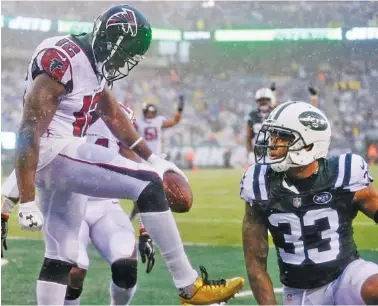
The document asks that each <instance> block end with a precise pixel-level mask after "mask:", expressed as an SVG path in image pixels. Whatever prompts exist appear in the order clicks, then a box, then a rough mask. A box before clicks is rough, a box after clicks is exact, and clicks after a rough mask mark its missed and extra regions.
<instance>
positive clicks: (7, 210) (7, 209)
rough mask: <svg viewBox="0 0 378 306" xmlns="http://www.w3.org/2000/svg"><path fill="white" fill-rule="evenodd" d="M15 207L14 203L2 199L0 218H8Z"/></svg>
mask: <svg viewBox="0 0 378 306" xmlns="http://www.w3.org/2000/svg"><path fill="white" fill-rule="evenodd" d="M15 206H16V204H15V203H13V202H12V201H11V200H9V199H8V198H6V197H4V200H3V205H2V206H1V217H3V218H6V216H8V218H9V216H10V215H11V213H12V211H13V209H14V207H15Z"/></svg>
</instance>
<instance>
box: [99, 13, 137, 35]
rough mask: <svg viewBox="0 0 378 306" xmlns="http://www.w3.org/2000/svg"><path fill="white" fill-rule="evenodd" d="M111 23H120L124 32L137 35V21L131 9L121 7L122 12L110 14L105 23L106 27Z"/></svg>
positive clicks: (111, 24)
mask: <svg viewBox="0 0 378 306" xmlns="http://www.w3.org/2000/svg"><path fill="white" fill-rule="evenodd" d="M113 25H121V26H122V30H123V31H124V33H125V34H130V35H131V36H132V37H135V36H136V35H137V32H138V28H137V21H136V17H135V14H134V12H133V11H132V10H129V9H126V8H122V12H118V13H115V14H114V15H112V16H110V17H109V19H108V21H107V23H106V28H108V27H110V26H113Z"/></svg>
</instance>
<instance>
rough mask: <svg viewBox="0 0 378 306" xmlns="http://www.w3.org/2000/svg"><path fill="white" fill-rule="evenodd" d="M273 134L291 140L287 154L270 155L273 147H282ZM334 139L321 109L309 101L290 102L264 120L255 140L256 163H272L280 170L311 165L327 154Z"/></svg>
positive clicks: (276, 169) (280, 106) (274, 168)
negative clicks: (281, 155)
mask: <svg viewBox="0 0 378 306" xmlns="http://www.w3.org/2000/svg"><path fill="white" fill-rule="evenodd" d="M272 134H275V135H278V137H281V136H282V137H286V138H287V139H290V140H289V142H288V144H287V145H284V146H283V147H287V153H286V155H285V156H283V157H281V158H278V159H273V158H270V148H272V147H279V146H277V145H275V144H274V143H272V139H274V138H271V137H270V136H271V135H272ZM330 141H331V126H330V123H329V121H328V119H327V117H326V116H325V115H324V114H323V113H322V112H321V111H320V110H319V109H318V108H316V107H314V106H312V105H311V104H309V103H306V102H299V101H288V102H286V103H283V104H281V105H279V106H278V107H277V108H275V109H274V110H273V111H272V112H271V113H270V115H269V117H268V118H267V119H266V120H265V121H264V122H263V123H262V126H261V129H260V131H259V133H258V135H257V137H256V141H255V155H256V156H255V157H256V162H257V163H260V164H271V167H272V169H273V170H274V171H276V172H282V171H286V170H288V169H289V168H291V167H300V166H304V165H308V164H310V163H311V162H313V161H315V160H317V159H319V158H322V157H326V156H327V154H328V148H329V144H330ZM306 147H307V149H306Z"/></svg>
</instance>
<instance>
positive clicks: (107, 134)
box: [87, 103, 136, 152]
mask: <svg viewBox="0 0 378 306" xmlns="http://www.w3.org/2000/svg"><path fill="white" fill-rule="evenodd" d="M119 105H120V106H121V108H122V110H123V111H124V112H125V114H126V116H127V117H128V118H129V119H130V120H131V121H132V123H133V124H134V126H135V125H136V118H135V115H134V112H133V111H132V109H130V108H129V107H126V106H124V105H123V104H121V103H120V104H119ZM87 142H90V143H95V144H98V145H101V146H104V147H107V148H109V149H111V150H115V151H117V152H119V141H118V139H117V138H116V137H115V136H114V135H113V133H112V132H111V131H110V130H109V129H108V127H107V126H106V124H105V122H104V121H103V120H101V119H99V120H97V121H96V122H95V123H93V124H92V125H91V126H90V127H89V128H88V131H87Z"/></svg>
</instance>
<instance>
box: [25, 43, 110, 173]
mask: <svg viewBox="0 0 378 306" xmlns="http://www.w3.org/2000/svg"><path fill="white" fill-rule="evenodd" d="M90 56H91V55H90ZM93 65H94V63H92V62H91V60H90V57H88V56H87V54H86V53H85V52H84V50H83V49H82V48H81V47H80V46H79V43H78V42H77V40H75V38H73V37H72V36H56V37H52V38H48V39H46V40H44V41H43V42H42V43H41V44H40V45H39V46H38V47H37V49H36V50H35V52H34V54H33V57H32V59H31V61H30V63H29V67H28V74H27V78H26V89H25V95H26V94H28V92H29V91H30V90H31V88H32V86H33V81H34V79H35V78H36V77H37V76H38V75H39V74H42V73H46V74H47V75H49V76H50V77H51V78H52V79H54V80H56V81H57V82H58V83H60V84H62V85H63V86H64V88H65V89H66V94H65V95H64V96H62V97H61V98H60V101H59V105H58V106H57V110H56V113H55V115H54V117H53V119H52V121H51V123H50V125H49V127H48V128H47V130H46V132H45V133H44V134H43V135H42V138H41V149H40V159H39V165H38V170H40V169H41V168H43V167H44V166H46V165H47V164H48V163H49V162H50V161H51V160H52V159H54V158H55V156H56V155H57V154H58V153H59V152H60V151H61V150H62V149H63V148H64V147H65V146H66V145H67V144H68V143H69V142H70V141H72V139H75V138H76V139H77V137H83V136H84V135H85V133H86V131H87V129H88V127H89V124H90V122H91V120H92V116H91V112H92V111H94V110H95V109H96V106H97V103H98V102H99V99H100V93H101V92H102V91H103V89H104V86H105V80H101V79H100V78H98V76H97V75H96V73H95V70H94V68H93Z"/></svg>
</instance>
